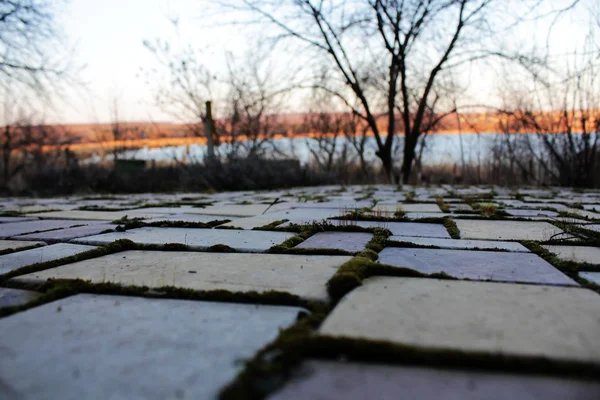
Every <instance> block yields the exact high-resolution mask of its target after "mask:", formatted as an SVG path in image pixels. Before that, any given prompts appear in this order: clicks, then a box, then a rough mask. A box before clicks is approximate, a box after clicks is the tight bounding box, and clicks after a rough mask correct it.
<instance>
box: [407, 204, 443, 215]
mask: <svg viewBox="0 0 600 400" xmlns="http://www.w3.org/2000/svg"><path fill="white" fill-rule="evenodd" d="M400 206H401V207H402V210H403V211H405V212H421V213H429V212H433V213H435V212H440V207H438V205H437V204H435V203H425V204H415V203H402V204H400Z"/></svg>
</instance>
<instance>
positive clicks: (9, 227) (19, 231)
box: [0, 219, 99, 239]
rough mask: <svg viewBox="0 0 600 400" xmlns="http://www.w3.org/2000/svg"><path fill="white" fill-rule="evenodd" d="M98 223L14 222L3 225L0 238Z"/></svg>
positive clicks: (70, 221) (63, 221) (71, 221)
mask: <svg viewBox="0 0 600 400" xmlns="http://www.w3.org/2000/svg"><path fill="white" fill-rule="evenodd" d="M97 223H99V221H74V220H60V219H50V220H36V221H25V222H12V223H7V224H2V228H0V238H1V239H4V238H8V237H12V236H19V235H23V234H25V233H32V232H41V231H49V230H51V229H62V228H69V227H72V226H78V225H92V224H97Z"/></svg>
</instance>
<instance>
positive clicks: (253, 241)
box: [74, 227, 294, 253]
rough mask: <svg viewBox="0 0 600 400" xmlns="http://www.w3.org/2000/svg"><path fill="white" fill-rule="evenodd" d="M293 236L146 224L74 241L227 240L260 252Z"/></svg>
mask: <svg viewBox="0 0 600 400" xmlns="http://www.w3.org/2000/svg"><path fill="white" fill-rule="evenodd" d="M292 236H294V234H293V233H288V232H267V231H252V230H249V231H241V230H230V229H196V228H154V227H145V228H139V229H131V230H128V231H125V232H114V233H105V234H102V235H96V236H88V237H85V238H81V239H76V240H74V242H77V243H84V244H95V245H103V244H107V243H111V242H114V241H115V240H119V239H129V240H132V241H134V242H135V243H140V244H156V245H163V244H166V243H179V244H184V245H187V246H189V247H190V248H192V249H198V250H206V249H208V248H209V247H211V246H214V245H217V244H223V245H226V246H229V247H231V248H234V249H236V250H238V251H244V252H253V253H260V252H264V251H267V250H269V248H271V247H272V246H274V245H276V244H280V243H282V242H283V241H285V240H286V239H288V238H290V237H292Z"/></svg>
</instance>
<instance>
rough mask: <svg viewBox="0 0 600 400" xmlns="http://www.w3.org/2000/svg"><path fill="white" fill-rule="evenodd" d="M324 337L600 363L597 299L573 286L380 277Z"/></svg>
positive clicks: (339, 309)
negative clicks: (342, 337) (341, 337)
mask: <svg viewBox="0 0 600 400" xmlns="http://www.w3.org/2000/svg"><path fill="white" fill-rule="evenodd" d="M319 332H320V333H321V334H323V335H330V336H345V337H349V338H363V339H373V340H385V341H390V342H396V343H401V344H406V345H411V346H417V347H423V348H435V349H452V350H459V351H465V352H469V351H476V352H490V353H494V354H498V355H516V356H539V357H546V358H548V359H551V360H563V361H582V362H590V363H594V364H600V346H598V337H599V335H600V296H598V294H597V293H594V292H592V291H591V290H587V289H582V288H572V287H569V288H564V287H553V286H537V285H517V284H509V283H507V284H498V283H490V282H465V281H449V280H437V279H416V278H383V277H376V278H370V279H368V280H366V281H365V282H364V284H363V286H360V287H358V288H356V289H354V290H353V291H352V292H350V293H349V294H347V295H346V297H344V298H343V299H342V301H341V302H340V303H339V304H338V305H337V306H336V308H334V309H333V312H332V313H331V314H329V316H328V317H327V319H326V320H325V322H324V323H323V325H321V327H320V328H319Z"/></svg>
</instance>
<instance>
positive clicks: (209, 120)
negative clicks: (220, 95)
mask: <svg viewBox="0 0 600 400" xmlns="http://www.w3.org/2000/svg"><path fill="white" fill-rule="evenodd" d="M214 131H215V121H214V119H213V116H212V101H207V102H206V119H205V121H204V135H205V136H206V154H207V158H208V160H209V161H214V159H215V142H214V140H213V134H214Z"/></svg>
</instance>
